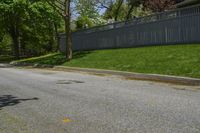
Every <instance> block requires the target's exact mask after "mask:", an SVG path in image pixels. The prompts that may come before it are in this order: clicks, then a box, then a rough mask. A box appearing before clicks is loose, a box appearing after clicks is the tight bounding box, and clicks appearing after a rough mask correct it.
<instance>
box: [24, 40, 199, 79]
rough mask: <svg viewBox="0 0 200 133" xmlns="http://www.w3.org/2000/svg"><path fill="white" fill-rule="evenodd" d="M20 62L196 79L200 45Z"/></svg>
mask: <svg viewBox="0 0 200 133" xmlns="http://www.w3.org/2000/svg"><path fill="white" fill-rule="evenodd" d="M21 62H27V63H38V64H51V65H63V66H70V67H82V68H98V69H109V70H120V71H129V72H139V73H154V74H166V75H177V76H187V77H196V78H200V45H196V44H195V45H191V44H190V45H170V46H153V47H141V48H128V49H114V50H113V49H112V50H97V51H87V52H75V53H74V58H73V60H72V61H70V62H66V61H65V57H64V55H62V54H60V53H55V54H49V55H46V56H41V57H37V58H31V59H26V60H21Z"/></svg>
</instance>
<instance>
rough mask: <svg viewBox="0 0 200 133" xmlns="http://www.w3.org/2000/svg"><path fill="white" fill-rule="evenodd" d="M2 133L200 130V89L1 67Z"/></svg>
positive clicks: (186, 132) (190, 132) (180, 132)
mask: <svg viewBox="0 0 200 133" xmlns="http://www.w3.org/2000/svg"><path fill="white" fill-rule="evenodd" d="M0 133H200V87H198V86H197V87H190V86H178V85H170V84H162V83H155V82H147V81H137V80H126V79H123V78H120V77H114V76H106V75H101V76H97V75H89V74H85V73H75V72H61V71H50V70H39V69H16V68H3V67H1V68H0Z"/></svg>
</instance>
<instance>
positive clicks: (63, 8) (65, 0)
mask: <svg viewBox="0 0 200 133" xmlns="http://www.w3.org/2000/svg"><path fill="white" fill-rule="evenodd" d="M45 1H46V2H47V3H48V4H49V5H50V6H52V7H53V8H54V10H55V11H56V12H57V13H59V14H60V16H61V17H62V18H63V19H64V22H65V34H66V58H67V60H68V61H70V60H71V59H72V37H71V27H70V24H71V23H70V22H71V9H70V8H71V6H70V5H71V0H45Z"/></svg>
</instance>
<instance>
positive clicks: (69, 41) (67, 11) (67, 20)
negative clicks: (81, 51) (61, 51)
mask: <svg viewBox="0 0 200 133" xmlns="http://www.w3.org/2000/svg"><path fill="white" fill-rule="evenodd" d="M65 4H66V6H65V33H66V58H67V60H68V61H70V60H71V59H72V39H71V27H70V21H71V20H70V18H71V13H70V0H66V1H65Z"/></svg>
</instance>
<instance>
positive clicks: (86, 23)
mask: <svg viewBox="0 0 200 133" xmlns="http://www.w3.org/2000/svg"><path fill="white" fill-rule="evenodd" d="M93 25H94V23H93V22H92V20H91V19H90V18H89V17H88V16H79V17H78V18H77V20H76V29H84V28H90V27H92V26H93Z"/></svg>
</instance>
